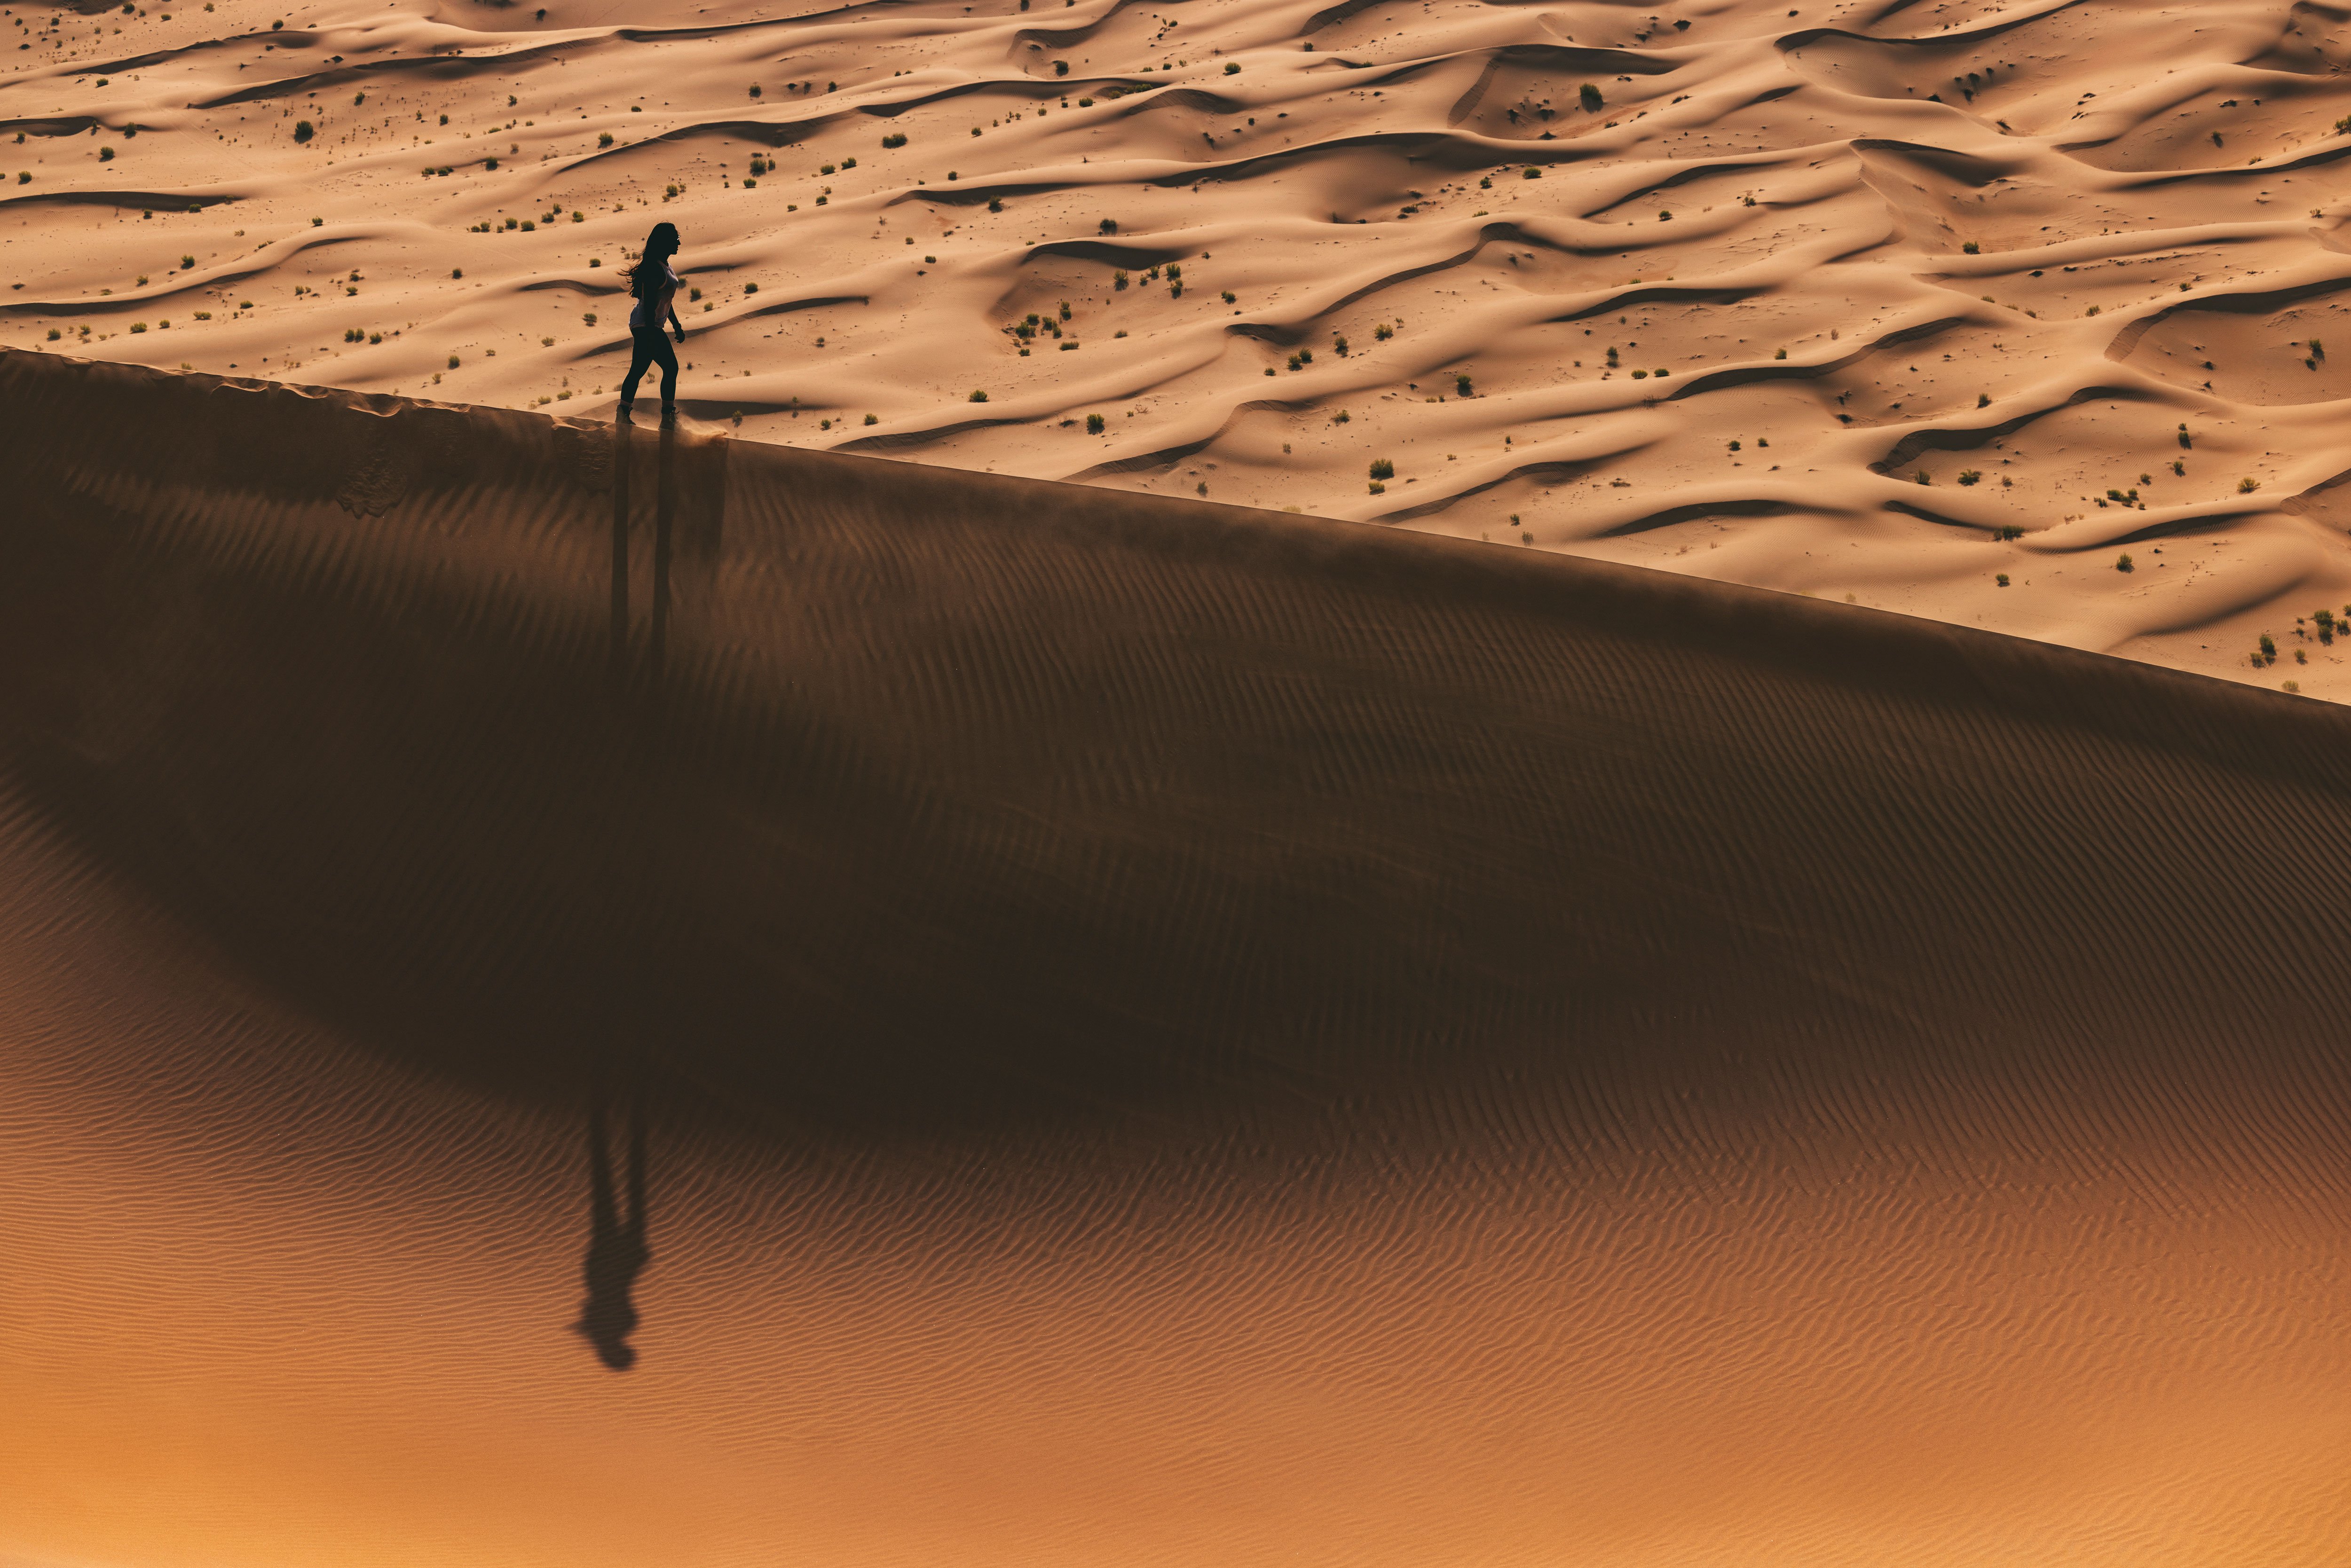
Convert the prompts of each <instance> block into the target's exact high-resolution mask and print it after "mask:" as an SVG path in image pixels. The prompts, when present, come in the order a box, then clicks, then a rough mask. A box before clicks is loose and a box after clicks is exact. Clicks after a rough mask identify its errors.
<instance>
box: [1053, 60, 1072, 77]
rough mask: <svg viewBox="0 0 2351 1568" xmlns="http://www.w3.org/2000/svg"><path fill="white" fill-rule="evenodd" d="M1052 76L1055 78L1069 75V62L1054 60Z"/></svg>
mask: <svg viewBox="0 0 2351 1568" xmlns="http://www.w3.org/2000/svg"><path fill="white" fill-rule="evenodd" d="M1053 74H1054V75H1055V76H1057V77H1065V76H1068V75H1069V74H1070V62H1069V61H1067V60H1055V61H1054V62H1053Z"/></svg>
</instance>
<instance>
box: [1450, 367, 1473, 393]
mask: <svg viewBox="0 0 2351 1568" xmlns="http://www.w3.org/2000/svg"><path fill="white" fill-rule="evenodd" d="M1469 386H1470V382H1469V372H1468V371H1455V372H1454V374H1453V390H1454V392H1457V393H1458V394H1459V395H1460V396H1462V397H1468V395H1469Z"/></svg>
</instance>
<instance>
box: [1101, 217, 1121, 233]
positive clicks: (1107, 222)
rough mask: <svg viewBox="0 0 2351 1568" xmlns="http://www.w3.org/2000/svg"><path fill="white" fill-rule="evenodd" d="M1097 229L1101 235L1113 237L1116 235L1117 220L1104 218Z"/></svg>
mask: <svg viewBox="0 0 2351 1568" xmlns="http://www.w3.org/2000/svg"><path fill="white" fill-rule="evenodd" d="M1098 227H1099V229H1100V231H1101V232H1102V233H1103V234H1106V235H1114V234H1116V233H1118V220H1117V219H1116V218H1104V219H1103V220H1102V223H1101V224H1100V225H1098Z"/></svg>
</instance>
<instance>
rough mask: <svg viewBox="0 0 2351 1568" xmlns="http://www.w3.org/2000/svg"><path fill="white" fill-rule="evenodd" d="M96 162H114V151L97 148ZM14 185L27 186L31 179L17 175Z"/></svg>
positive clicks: (108, 148) (109, 148)
mask: <svg viewBox="0 0 2351 1568" xmlns="http://www.w3.org/2000/svg"><path fill="white" fill-rule="evenodd" d="M98 161H99V162H101V163H111V162H114V149H113V148H111V147H101V148H99V150H98ZM16 183H18V184H20V185H29V184H31V183H32V181H31V179H30V178H29V177H28V176H26V175H24V174H19V175H17V176H16Z"/></svg>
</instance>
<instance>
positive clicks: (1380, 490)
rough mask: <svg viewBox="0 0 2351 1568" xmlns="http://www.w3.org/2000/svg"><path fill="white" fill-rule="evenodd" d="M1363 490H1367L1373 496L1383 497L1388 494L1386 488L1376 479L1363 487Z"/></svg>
mask: <svg viewBox="0 0 2351 1568" xmlns="http://www.w3.org/2000/svg"><path fill="white" fill-rule="evenodd" d="M1365 488H1367V489H1369V490H1370V491H1371V493H1372V494H1373V495H1374V496H1384V495H1386V494H1387V493H1388V487H1387V486H1385V485H1383V484H1381V483H1380V482H1379V481H1378V480H1377V479H1374V480H1373V481H1372V482H1371V484H1370V485H1368V486H1365Z"/></svg>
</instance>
